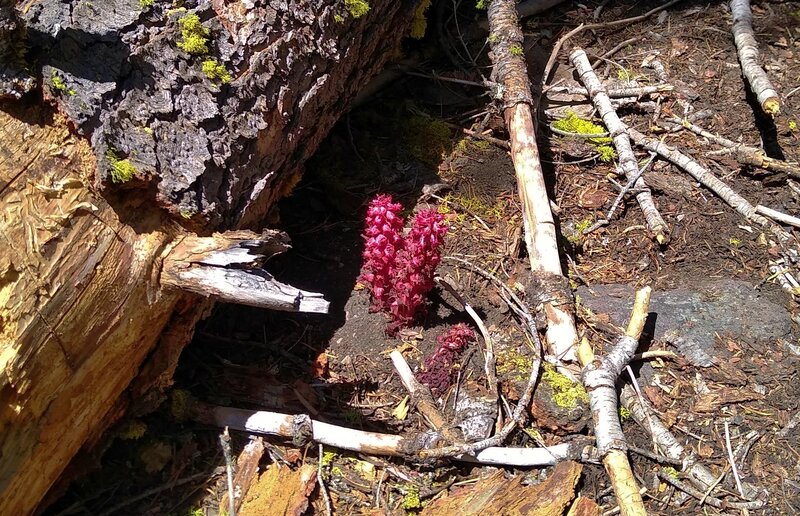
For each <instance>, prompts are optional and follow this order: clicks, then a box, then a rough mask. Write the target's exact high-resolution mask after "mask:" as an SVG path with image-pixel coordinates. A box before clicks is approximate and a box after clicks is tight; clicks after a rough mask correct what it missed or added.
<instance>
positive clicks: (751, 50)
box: [730, 0, 781, 117]
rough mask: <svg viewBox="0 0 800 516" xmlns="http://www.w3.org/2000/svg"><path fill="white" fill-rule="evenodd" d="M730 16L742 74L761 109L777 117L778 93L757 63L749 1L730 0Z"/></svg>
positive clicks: (756, 49)
mask: <svg viewBox="0 0 800 516" xmlns="http://www.w3.org/2000/svg"><path fill="white" fill-rule="evenodd" d="M730 7H731V16H732V17H733V27H732V29H731V31H732V32H733V40H734V42H735V43H736V52H737V54H738V55H739V63H740V65H741V67H742V74H743V75H744V77H745V79H747V83H748V84H749V85H750V89H751V90H752V91H753V93H755V95H756V98H757V99H758V102H759V104H761V109H763V110H764V112H765V113H767V114H768V115H771V116H773V117H774V116H775V115H777V114H778V113H779V112H780V110H781V102H780V99H779V98H778V92H777V91H775V88H774V87H773V86H772V83H771V82H770V80H769V77H767V72H765V71H764V69H763V68H761V65H760V64H759V62H758V43H756V37H755V34H754V33H753V13H752V11H751V10H750V0H731V2H730Z"/></svg>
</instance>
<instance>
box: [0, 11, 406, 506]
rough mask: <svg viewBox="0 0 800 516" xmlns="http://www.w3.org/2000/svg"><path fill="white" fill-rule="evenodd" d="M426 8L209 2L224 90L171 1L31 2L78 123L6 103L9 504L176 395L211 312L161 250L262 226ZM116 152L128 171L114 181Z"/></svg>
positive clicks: (32, 31)
mask: <svg viewBox="0 0 800 516" xmlns="http://www.w3.org/2000/svg"><path fill="white" fill-rule="evenodd" d="M416 3H417V2H416V1H415V0H405V1H402V2H400V1H390V0H380V1H378V0H375V1H371V2H370V6H371V9H370V11H369V13H368V14H367V15H366V16H364V17H362V18H359V19H354V18H352V17H350V16H347V13H346V12H344V13H343V2H339V1H330V2H328V5H322V2H306V1H302V0H295V1H289V2H269V5H266V6H265V5H260V6H258V7H255V8H253V9H254V10H253V11H252V12H248V11H247V9H246V8H245V7H244V4H239V3H223V2H217V1H213V2H211V4H203V7H200V8H198V9H197V12H198V14H199V15H200V18H201V20H203V23H204V26H207V27H209V28H210V29H211V38H212V39H211V42H210V56H213V57H215V58H216V59H218V60H219V61H220V62H223V63H224V64H225V66H226V67H227V68H228V70H229V71H230V73H231V75H232V76H233V81H232V83H231V84H230V85H224V86H223V85H220V84H214V82H213V81H211V80H210V79H209V78H208V77H205V76H203V75H202V72H198V70H199V69H200V63H199V61H200V59H199V58H197V57H196V56H195V57H192V56H190V55H188V54H186V53H185V52H182V51H180V50H178V49H177V48H176V45H175V42H176V40H177V39H178V38H179V37H180V28H179V26H178V23H177V21H176V20H175V19H174V18H172V17H171V16H172V14H169V13H167V12H166V9H165V6H166V5H167V4H164V5H161V3H160V2H156V6H155V7H154V8H152V9H146V8H143V7H142V5H141V4H140V2H139V1H138V0H105V1H103V0H95V1H94V2H91V3H90V2H77V1H71V2H64V3H60V4H59V3H55V4H54V3H52V2H40V3H36V4H33V5H31V4H28V5H27V7H28V9H27V10H26V11H25V12H24V13H23V14H21V15H20V18H21V20H22V21H23V25H26V26H27V31H28V35H29V37H30V42H31V45H32V46H31V52H30V54H31V55H32V56H34V57H36V58H38V59H39V63H38V66H37V67H35V68H32V69H35V70H41V77H40V79H41V82H42V85H43V86H42V89H43V90H44V94H45V98H48V99H50V100H51V101H53V102H54V103H55V104H56V105H57V106H58V109H59V112H60V113H64V115H61V114H55V115H53V113H52V111H51V110H50V109H48V108H45V107H43V106H41V105H37V102H36V101H32V100H31V99H30V98H28V99H24V100H23V101H21V102H18V103H12V104H8V103H4V104H0V141H1V142H3V145H2V146H0V202H2V204H3V206H4V209H3V215H2V219H0V238H1V239H2V244H1V247H0V249H2V251H0V301H1V302H2V303H0V371H1V372H0V375H2V376H0V401H2V414H1V415H0V457H2V460H0V513H2V514H28V513H31V512H32V511H34V510H35V508H36V507H37V505H38V504H39V503H40V500H41V499H42V498H43V497H44V495H45V493H46V492H47V491H48V489H49V488H50V487H51V486H52V485H53V483H54V482H55V481H56V479H57V478H58V476H59V475H60V474H61V472H62V471H63V470H64V468H65V467H66V466H67V464H68V463H69V461H70V460H71V459H72V458H73V457H74V456H75V454H76V453H77V452H78V451H79V450H80V449H81V447H84V446H86V447H89V446H91V445H92V444H94V443H96V442H98V440H99V439H100V437H101V435H102V433H103V431H104V430H105V429H106V428H108V426H109V425H111V424H113V423H114V422H115V421H117V420H118V419H119V418H120V417H121V416H122V415H123V414H124V413H125V411H126V410H136V411H139V410H143V409H145V408H147V407H152V404H153V403H154V402H155V401H157V400H158V399H159V398H160V396H161V393H160V390H162V389H164V388H166V387H168V386H169V385H170V382H171V378H172V373H173V371H174V368H175V366H176V364H177V360H178V357H179V355H180V352H181V350H182V348H183V346H184V345H185V344H186V342H187V341H188V339H189V338H190V336H191V332H192V331H193V328H194V325H195V323H196V322H197V321H198V320H199V319H200V318H201V317H203V316H204V315H205V314H207V313H208V310H209V309H210V308H211V306H212V301H211V300H209V299H207V298H203V297H200V296H197V295H194V294H188V293H186V292H184V291H181V290H174V289H166V288H163V285H162V283H161V281H160V280H161V277H160V274H161V271H162V261H163V256H164V255H165V254H166V252H167V251H168V250H170V249H172V248H173V247H174V244H175V242H177V241H178V240H181V239H184V238H185V237H186V236H187V235H189V236H192V233H191V230H194V231H198V232H202V233H203V234H205V235H210V234H211V233H212V232H213V231H215V230H220V231H224V230H230V229H237V228H241V227H246V226H257V225H258V221H260V220H262V219H263V217H264V215H265V213H267V211H268V210H269V209H270V208H271V207H272V206H273V204H274V202H275V201H276V200H277V199H278V198H279V197H280V196H282V195H285V194H286V193H288V191H289V190H290V189H291V187H292V185H293V184H295V183H296V181H297V179H298V177H299V176H298V174H299V171H300V170H301V167H302V163H303V161H304V160H305V159H306V158H308V157H309V156H310V155H311V154H313V152H314V150H315V149H316V148H317V146H318V144H319V143H320V142H321V140H322V139H323V138H324V137H325V135H326V134H327V133H328V131H329V130H330V128H331V127H332V126H333V124H334V123H335V122H336V120H337V118H338V117H339V116H340V115H341V114H342V112H343V111H344V108H345V107H346V106H347V105H348V103H349V102H350V100H351V99H352V98H353V96H354V95H355V94H356V92H357V91H358V88H359V87H360V86H361V85H362V84H364V83H365V82H366V81H367V80H368V79H369V78H370V77H371V76H373V75H374V74H375V73H377V72H378V71H379V70H380V68H381V67H382V66H383V64H384V63H385V60H386V58H387V56H388V55H390V52H391V51H392V50H393V49H395V48H396V47H397V45H398V43H399V41H400V39H401V38H402V36H403V34H404V33H405V31H403V30H399V28H402V27H408V26H409V23H410V21H411V17H412V14H413V11H414V6H415V4H416ZM92 4H94V9H95V11H97V12H88V11H87V12H85V13H83V14H81V13H79V12H78V11H79V10H81V9H83V10H86V9H90V8H92ZM187 7H189V8H190V10H191V9H192V8H191V6H187ZM20 8H21V7H20ZM342 13H343V14H344V15H345V16H344V21H343V22H339V21H336V20H338V19H339V17H338V16H336V15H341V14H342ZM254 20H255V21H254ZM254 24H257V25H254ZM56 26H60V27H61V28H60V30H58V29H55V28H54V27H56ZM53 77H58V78H60V80H61V81H63V83H64V88H65V89H59V88H58V82H57V81H56V82H54V81H53ZM71 91H72V92H74V93H70V92H71ZM162 101H163V102H162ZM76 132H78V133H81V134H82V136H79V135H76ZM112 151H113V153H115V154H116V157H117V158H118V159H123V158H126V159H129V160H130V162H131V163H132V164H133V165H134V166H135V167H136V170H137V172H136V176H135V177H134V178H133V180H132V181H130V182H129V183H125V184H116V185H115V184H113V183H111V182H109V167H110V166H111V164H110V163H109V160H110V158H109V153H110V152H112ZM198 156H199V158H198ZM98 192H102V193H98ZM176 215H178V216H177V217H176ZM324 288H325V286H324V285H320V286H319V289H320V290H324ZM308 294H310V293H308ZM293 295H294V296H295V298H296V294H293ZM289 297H292V296H291V295H290V296H289ZM303 299H305V294H304V295H303ZM309 299H310V300H311V301H313V302H314V303H317V301H316V300H314V299H313V296H309ZM281 302H283V300H281ZM315 306H318V307H319V305H315Z"/></svg>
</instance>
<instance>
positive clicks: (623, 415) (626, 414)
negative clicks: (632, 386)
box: [619, 407, 631, 423]
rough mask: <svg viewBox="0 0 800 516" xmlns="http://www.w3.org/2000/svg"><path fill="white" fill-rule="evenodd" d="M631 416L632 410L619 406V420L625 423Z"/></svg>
mask: <svg viewBox="0 0 800 516" xmlns="http://www.w3.org/2000/svg"><path fill="white" fill-rule="evenodd" d="M630 418H631V411H630V410H628V409H627V408H625V407H620V408H619V420H620V421H622V422H623V423H624V422H625V421H628V420H629V419H630Z"/></svg>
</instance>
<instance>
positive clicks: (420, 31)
mask: <svg viewBox="0 0 800 516" xmlns="http://www.w3.org/2000/svg"><path fill="white" fill-rule="evenodd" d="M431 1H432V0H422V1H421V2H420V3H419V5H418V6H417V10H416V11H414V19H413V20H411V37H412V38H414V39H422V38H424V37H425V29H427V28H428V19H427V18H426V17H425V12H426V11H427V10H428V8H429V7H430V6H431Z"/></svg>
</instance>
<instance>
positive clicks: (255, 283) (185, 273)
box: [160, 231, 330, 314]
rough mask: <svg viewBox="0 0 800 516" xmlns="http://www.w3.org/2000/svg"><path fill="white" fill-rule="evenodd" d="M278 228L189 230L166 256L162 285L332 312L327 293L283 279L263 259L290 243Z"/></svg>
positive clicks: (273, 305) (280, 307) (291, 309)
mask: <svg viewBox="0 0 800 516" xmlns="http://www.w3.org/2000/svg"><path fill="white" fill-rule="evenodd" d="M286 240H287V238H286V236H285V235H283V234H282V233H279V232H277V231H265V232H263V233H262V234H260V235H259V234H256V233H253V232H250V231H229V232H227V233H215V234H214V235H213V236H210V237H199V236H195V235H192V236H186V237H183V238H182V239H181V240H180V241H178V242H177V244H175V245H173V246H171V247H170V248H169V250H168V252H167V254H166V256H165V257H164V259H163V260H164V261H163V265H162V269H161V278H160V281H161V285H162V286H163V287H166V288H172V289H177V290H183V291H186V292H192V293H195V294H199V295H201V296H204V297H215V298H216V299H218V300H220V301H223V302H227V303H235V304H240V305H248V306H255V307H259V308H269V309H272V310H282V311H286V312H311V313H323V314H326V313H328V307H329V305H330V303H328V302H327V301H325V299H324V298H323V297H322V294H318V293H316V292H308V291H305V290H300V289H297V288H294V287H292V286H291V285H285V284H283V283H281V282H279V281H277V280H276V279H275V278H274V277H272V275H271V274H269V273H268V272H267V271H265V270H264V269H262V268H261V267H260V265H261V264H262V263H263V262H264V261H265V260H266V259H267V258H269V257H271V256H274V255H276V254H279V253H281V252H283V251H285V250H286V249H288V248H289V246H288V244H287V243H286Z"/></svg>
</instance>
